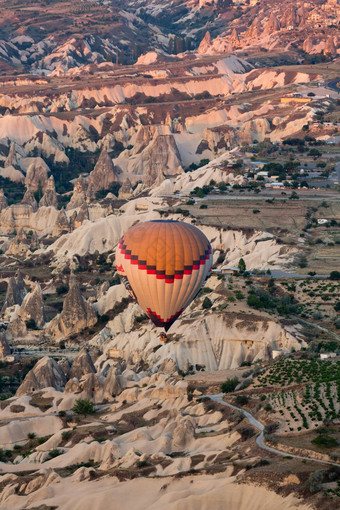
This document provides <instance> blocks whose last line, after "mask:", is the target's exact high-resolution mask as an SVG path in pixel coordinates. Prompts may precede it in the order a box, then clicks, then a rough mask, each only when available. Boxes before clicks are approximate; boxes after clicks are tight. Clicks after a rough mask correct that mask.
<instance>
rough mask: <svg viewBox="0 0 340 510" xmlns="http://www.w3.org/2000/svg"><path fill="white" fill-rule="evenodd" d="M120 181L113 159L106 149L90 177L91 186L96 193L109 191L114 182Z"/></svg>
mask: <svg viewBox="0 0 340 510" xmlns="http://www.w3.org/2000/svg"><path fill="white" fill-rule="evenodd" d="M117 181H118V176H117V174H116V172H115V169H114V166H113V163H112V159H111V158H110V156H109V154H108V153H107V151H106V150H105V149H103V150H102V152H101V153H100V156H99V159H98V161H97V163H96V166H95V167H94V169H93V170H92V172H91V173H90V176H89V181H88V183H89V186H90V185H91V186H92V188H93V189H94V190H95V191H99V190H101V189H109V188H110V186H111V184H112V183H113V182H117Z"/></svg>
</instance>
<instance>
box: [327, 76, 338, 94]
mask: <svg viewBox="0 0 340 510" xmlns="http://www.w3.org/2000/svg"><path fill="white" fill-rule="evenodd" d="M338 83H340V78H335V80H331V81H329V82H328V83H327V87H328V88H329V89H332V90H335V92H340V88H339V87H338V86H337V84H338Z"/></svg>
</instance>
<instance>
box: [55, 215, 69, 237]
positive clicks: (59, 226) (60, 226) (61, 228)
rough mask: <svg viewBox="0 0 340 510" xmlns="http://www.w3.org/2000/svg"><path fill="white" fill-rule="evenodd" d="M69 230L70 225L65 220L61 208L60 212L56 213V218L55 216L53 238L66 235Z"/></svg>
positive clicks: (65, 217)
mask: <svg viewBox="0 0 340 510" xmlns="http://www.w3.org/2000/svg"><path fill="white" fill-rule="evenodd" d="M70 230H71V227H70V223H69V221H68V219H67V216H66V212H65V209H64V208H62V209H60V211H59V213H58V216H57V219H56V222H55V225H54V229H53V236H55V237H58V236H60V235H63V234H67V233H68V232H70Z"/></svg>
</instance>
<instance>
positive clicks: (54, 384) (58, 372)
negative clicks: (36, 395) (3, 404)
mask: <svg viewBox="0 0 340 510" xmlns="http://www.w3.org/2000/svg"><path fill="white" fill-rule="evenodd" d="M65 384H66V377H65V375H64V372H63V371H62V369H61V367H60V366H59V365H58V363H57V362H56V361H55V360H54V359H52V358H48V357H47V356H45V357H44V358H41V359H40V360H39V361H38V363H37V364H36V365H35V366H34V368H32V370H30V371H29V372H28V374H27V375H26V377H25V379H24V380H23V382H22V384H21V385H20V386H19V388H18V389H17V392H16V395H17V396H21V395H27V394H29V393H33V392H35V391H38V390H43V389H45V388H55V389H56V390H58V391H62V390H63V389H64V386H65Z"/></svg>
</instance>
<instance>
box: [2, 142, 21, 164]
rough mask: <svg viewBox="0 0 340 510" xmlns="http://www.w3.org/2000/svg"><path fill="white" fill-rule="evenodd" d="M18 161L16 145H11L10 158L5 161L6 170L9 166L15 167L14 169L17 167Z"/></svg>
mask: <svg viewBox="0 0 340 510" xmlns="http://www.w3.org/2000/svg"><path fill="white" fill-rule="evenodd" d="M17 164H18V160H17V153H16V150H15V143H11V147H10V149H9V153H8V156H7V158H6V160H5V165H4V166H5V168H6V167H7V166H13V167H14V168H15V167H16V166H17Z"/></svg>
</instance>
